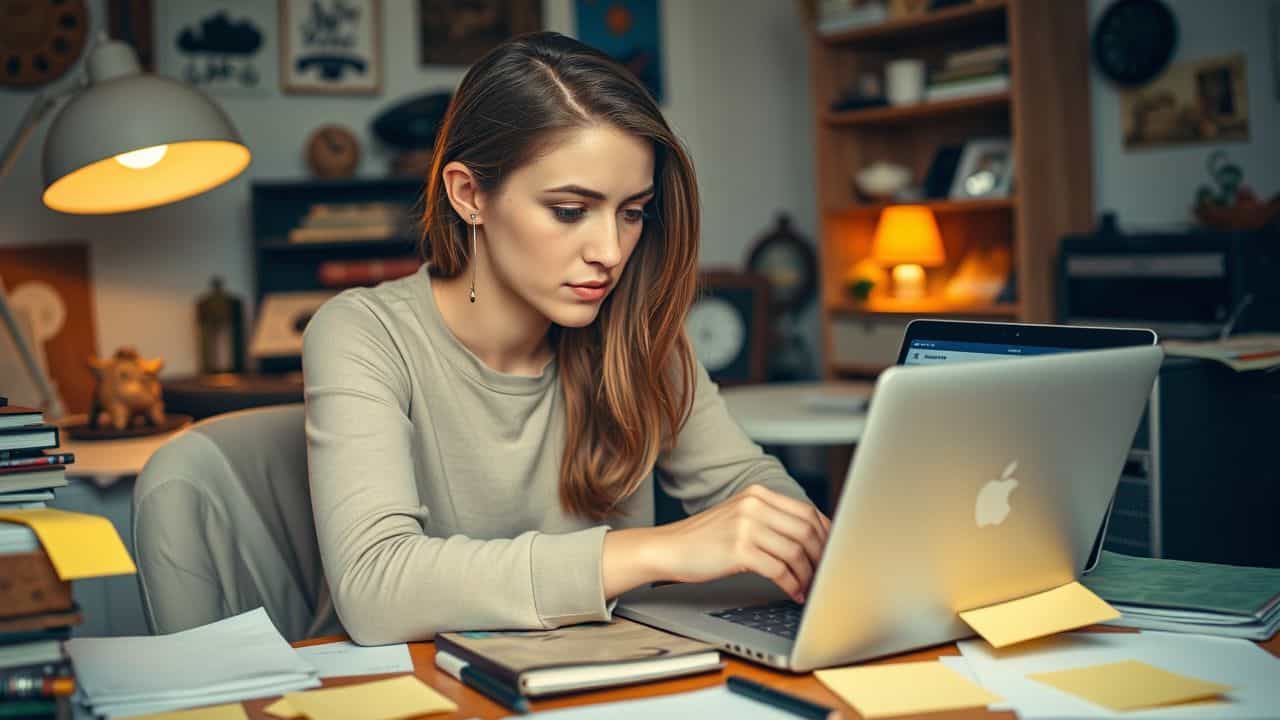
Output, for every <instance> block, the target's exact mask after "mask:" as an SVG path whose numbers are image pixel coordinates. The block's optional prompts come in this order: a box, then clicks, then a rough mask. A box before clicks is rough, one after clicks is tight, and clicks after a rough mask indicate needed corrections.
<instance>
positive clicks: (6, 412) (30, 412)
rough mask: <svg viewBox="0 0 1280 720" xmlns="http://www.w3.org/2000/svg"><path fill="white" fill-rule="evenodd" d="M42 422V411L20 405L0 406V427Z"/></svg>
mask: <svg viewBox="0 0 1280 720" xmlns="http://www.w3.org/2000/svg"><path fill="white" fill-rule="evenodd" d="M43 422H44V413H43V412H40V411H39V410H36V409H35V408H29V407H22V406H21V405H8V406H6V407H0V429H5V428H15V427H22V426H24V425H39V424H41V423H43Z"/></svg>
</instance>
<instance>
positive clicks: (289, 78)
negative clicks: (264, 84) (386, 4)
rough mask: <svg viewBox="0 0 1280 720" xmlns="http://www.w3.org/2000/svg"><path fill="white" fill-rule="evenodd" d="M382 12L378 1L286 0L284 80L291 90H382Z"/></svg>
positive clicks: (283, 7) (282, 2) (342, 92)
mask: <svg viewBox="0 0 1280 720" xmlns="http://www.w3.org/2000/svg"><path fill="white" fill-rule="evenodd" d="M380 10H381V8H380V4H379V1H378V0H280V78H281V83H282V85H283V87H284V90H285V92H291V93H322V94H333V95H376V94H377V93H378V92H380V91H381V90H382V47H381V37H380V36H381V34H382V18H381V12H380Z"/></svg>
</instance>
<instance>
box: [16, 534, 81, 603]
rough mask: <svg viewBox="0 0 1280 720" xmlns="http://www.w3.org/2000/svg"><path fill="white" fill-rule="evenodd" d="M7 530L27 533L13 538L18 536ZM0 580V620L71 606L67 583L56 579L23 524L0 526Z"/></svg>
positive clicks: (45, 554) (45, 558) (37, 545)
mask: <svg viewBox="0 0 1280 720" xmlns="http://www.w3.org/2000/svg"><path fill="white" fill-rule="evenodd" d="M10 528H20V529H21V530H25V531H26V532H27V533H28V534H27V535H26V536H24V537H14V536H16V535H18V533H13V532H12V531H11V530H10ZM6 546H7V547H6ZM10 548H13V549H10ZM0 578H3V579H4V582H0V621H4V622H7V621H10V620H15V619H17V618H22V617H29V616H32V615H38V614H42V613H65V612H69V611H71V609H72V608H74V607H75V602H74V601H73V600H72V598H71V582H70V581H67V580H63V579H62V578H60V577H58V573H57V571H56V570H54V569H53V562H52V561H50V560H49V555H48V553H46V552H45V551H44V550H42V549H41V548H40V544H39V541H38V540H37V539H36V536H35V533H34V532H33V531H32V530H31V528H28V527H26V526H25V525H15V524H11V523H0Z"/></svg>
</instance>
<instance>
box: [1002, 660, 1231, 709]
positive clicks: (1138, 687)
mask: <svg viewBox="0 0 1280 720" xmlns="http://www.w3.org/2000/svg"><path fill="white" fill-rule="evenodd" d="M1027 677H1029V678H1031V679H1032V680H1035V681H1037V682H1042V683H1044V684H1046V685H1051V686H1053V687H1055V688H1057V689H1059V690H1061V691H1062V692H1065V693H1070V694H1072V695H1075V696H1077V697H1080V698H1083V699H1085V700H1088V701H1089V702H1091V703H1093V704H1095V705H1101V706H1103V707H1105V708H1107V709H1110V710H1117V711H1121V712H1123V711H1125V710H1137V709H1139V708H1151V707H1160V706H1162V705H1178V704H1181V703H1185V702H1191V701H1192V700H1204V699H1206V698H1212V697H1217V696H1219V695H1221V694H1222V693H1224V692H1226V691H1228V690H1230V689H1231V686H1230V685H1221V684H1219V683H1213V682H1207V681H1205V680H1200V679H1199V678H1193V677H1188V676H1186V675H1179V674H1177V673H1171V672H1169V671H1168V670H1162V669H1161V668H1158V667H1156V666H1155V665H1149V664H1147V663H1144V662H1140V661H1138V660H1125V661H1124V662H1114V663H1107V664H1106V665H1093V666H1091V667H1082V668H1073V669H1071V670H1057V671H1054V672H1043V673H1033V674H1031V675H1028V676H1027Z"/></svg>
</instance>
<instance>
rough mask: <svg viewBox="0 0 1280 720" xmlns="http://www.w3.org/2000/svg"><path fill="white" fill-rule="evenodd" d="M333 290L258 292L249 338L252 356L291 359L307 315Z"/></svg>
mask: <svg viewBox="0 0 1280 720" xmlns="http://www.w3.org/2000/svg"><path fill="white" fill-rule="evenodd" d="M337 294H338V291H337V290H308V291H304V292H278V293H267V294H266V295H263V296H262V303H261V305H260V306H259V308H258V316H257V318H256V320H255V322H254V326H253V338H252V339H251V340H250V341H249V357H251V358H253V359H254V360H264V359H279V358H284V359H291V358H299V357H301V356H302V333H303V331H304V330H305V329H306V327H307V322H309V321H310V320H311V316H312V315H314V314H315V313H316V311H317V310H319V309H320V306H321V305H323V304H325V303H326V302H327V301H328V300H329V298H331V297H333V296H334V295H337Z"/></svg>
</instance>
